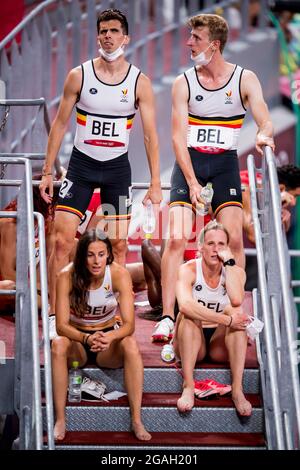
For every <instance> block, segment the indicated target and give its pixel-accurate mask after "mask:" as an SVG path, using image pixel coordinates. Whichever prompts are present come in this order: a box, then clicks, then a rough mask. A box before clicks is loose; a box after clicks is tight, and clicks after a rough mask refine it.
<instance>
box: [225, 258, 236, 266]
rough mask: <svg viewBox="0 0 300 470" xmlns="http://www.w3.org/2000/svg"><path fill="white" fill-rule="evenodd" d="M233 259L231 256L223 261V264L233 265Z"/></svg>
mask: <svg viewBox="0 0 300 470" xmlns="http://www.w3.org/2000/svg"><path fill="white" fill-rule="evenodd" d="M234 265H235V260H234V259H233V258H229V259H228V260H227V261H225V262H224V263H223V266H234Z"/></svg>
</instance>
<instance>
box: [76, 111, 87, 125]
mask: <svg viewBox="0 0 300 470" xmlns="http://www.w3.org/2000/svg"><path fill="white" fill-rule="evenodd" d="M77 124H81V125H82V126H85V125H86V116H85V115H84V114H81V113H79V112H78V111H77Z"/></svg>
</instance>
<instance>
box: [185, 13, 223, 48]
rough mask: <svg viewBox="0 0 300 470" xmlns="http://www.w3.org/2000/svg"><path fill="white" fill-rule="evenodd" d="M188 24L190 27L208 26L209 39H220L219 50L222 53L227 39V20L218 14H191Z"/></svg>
mask: <svg viewBox="0 0 300 470" xmlns="http://www.w3.org/2000/svg"><path fill="white" fill-rule="evenodd" d="M188 25H189V26H190V27H191V28H205V27H207V28H208V35H209V40H210V41H215V40H218V41H220V52H221V53H222V52H223V50H224V47H225V45H226V42H227V39H228V24H227V21H226V20H225V19H224V18H222V16H219V15H212V14H202V15H196V16H192V18H190V19H189V21H188Z"/></svg>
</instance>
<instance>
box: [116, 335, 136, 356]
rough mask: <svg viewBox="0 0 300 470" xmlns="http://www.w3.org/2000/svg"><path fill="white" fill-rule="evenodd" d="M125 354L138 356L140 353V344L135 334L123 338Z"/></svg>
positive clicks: (122, 345)
mask: <svg viewBox="0 0 300 470" xmlns="http://www.w3.org/2000/svg"><path fill="white" fill-rule="evenodd" d="M121 347H122V349H123V353H124V355H127V356H128V355H131V356H134V357H137V356H139V355H140V351H139V348H138V344H137V342H136V339H135V338H134V337H133V336H126V337H125V338H123V339H122V340H121Z"/></svg>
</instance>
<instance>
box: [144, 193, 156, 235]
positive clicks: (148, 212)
mask: <svg viewBox="0 0 300 470" xmlns="http://www.w3.org/2000/svg"><path fill="white" fill-rule="evenodd" d="M142 228H143V231H144V233H145V238H152V234H153V232H154V231H155V215H154V210H153V206H152V202H151V201H149V200H148V201H147V202H146V205H145V206H144V218H143V225H142Z"/></svg>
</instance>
